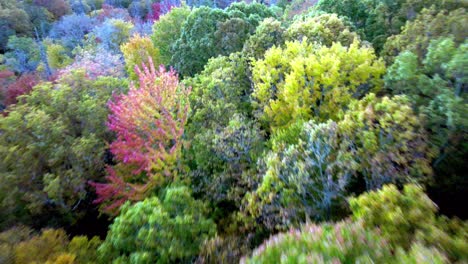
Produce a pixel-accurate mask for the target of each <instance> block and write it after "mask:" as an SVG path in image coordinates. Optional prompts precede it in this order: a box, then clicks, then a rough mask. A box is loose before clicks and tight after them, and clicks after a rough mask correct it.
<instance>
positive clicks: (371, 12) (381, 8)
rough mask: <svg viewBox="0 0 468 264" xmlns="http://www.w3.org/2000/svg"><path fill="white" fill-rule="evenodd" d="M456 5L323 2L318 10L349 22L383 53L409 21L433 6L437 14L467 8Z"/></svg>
mask: <svg viewBox="0 0 468 264" xmlns="http://www.w3.org/2000/svg"><path fill="white" fill-rule="evenodd" d="M464 5H465V4H464V3H462V2H457V1H436V2H434V1H430V0H424V1H415V0H385V1H367V0H346V1H341V0H321V1H319V2H318V4H317V6H316V10H319V11H324V12H327V13H335V14H337V15H338V16H346V17H348V18H350V20H351V21H352V22H353V24H354V25H355V27H356V28H357V29H358V30H359V31H360V32H362V33H363V35H364V39H365V40H367V41H369V42H371V43H372V44H373V46H374V48H375V49H376V51H378V52H380V51H381V50H382V47H383V45H384V44H385V41H386V39H387V38H388V37H389V36H392V35H397V34H399V33H400V32H401V28H402V27H403V26H404V25H405V23H406V22H407V21H413V20H414V19H415V18H416V16H417V14H418V13H419V12H421V10H423V9H424V8H429V7H431V6H434V8H435V9H436V10H441V9H448V10H453V9H456V8H461V7H464Z"/></svg>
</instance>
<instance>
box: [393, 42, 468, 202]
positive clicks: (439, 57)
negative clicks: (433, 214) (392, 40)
mask: <svg viewBox="0 0 468 264" xmlns="http://www.w3.org/2000/svg"><path fill="white" fill-rule="evenodd" d="M467 52H468V43H467V42H465V43H463V44H460V45H458V44H457V41H456V40H455V39H454V38H452V37H449V38H438V39H433V40H432V41H431V42H429V44H428V47H427V51H426V52H425V53H424V54H425V56H424V57H422V58H419V57H418V55H417V54H415V53H413V52H411V51H405V52H403V53H401V54H400V55H399V56H398V57H396V58H395V63H394V64H393V65H392V66H391V67H390V68H389V70H388V73H387V75H386V76H385V83H386V88H387V90H388V91H389V92H390V93H392V94H406V95H407V96H408V97H409V98H410V99H411V102H412V103H413V106H414V108H415V110H416V112H417V113H421V114H423V115H424V116H425V118H424V119H423V121H424V122H423V125H424V127H425V128H426V129H427V130H428V131H429V139H430V144H431V145H432V146H434V147H435V148H436V149H437V152H438V153H437V155H436V158H435V159H434V162H433V163H432V166H433V168H434V170H435V173H436V175H435V182H434V184H433V189H434V190H436V192H437V193H439V197H434V198H435V199H436V201H438V200H439V199H440V198H442V197H447V200H452V199H458V198H457V197H463V196H464V193H466V191H467V188H466V186H467V184H468V182H467V178H466V177H465V171H466V169H467V166H466V162H465V157H466V155H467V154H468V146H467V145H466V135H467V134H468V133H467V132H468V131H467V126H468V118H467V117H466V114H465V112H466V109H467V107H468V95H467V93H466V90H467V83H468V79H467V76H468V72H467V69H468V56H467ZM438 202H439V201H438ZM441 206H442V208H444V207H446V206H445V203H444V204H441ZM450 207H452V206H450ZM461 210H463V209H461Z"/></svg>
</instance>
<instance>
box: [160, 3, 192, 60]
mask: <svg viewBox="0 0 468 264" xmlns="http://www.w3.org/2000/svg"><path fill="white" fill-rule="evenodd" d="M189 14H190V9H189V8H188V7H187V6H182V7H176V8H172V9H171V11H170V12H169V13H167V14H165V15H163V16H161V17H160V18H159V20H158V21H156V22H155V23H154V24H153V34H152V35H151V40H152V41H153V44H154V46H155V47H156V48H157V49H159V51H160V53H161V54H160V59H161V63H162V64H164V65H169V63H170V61H171V58H172V54H173V51H172V46H173V45H174V43H175V42H176V40H177V39H178V38H179V36H180V33H181V30H182V25H183V24H184V22H185V20H186V19H187V17H188V16H189Z"/></svg>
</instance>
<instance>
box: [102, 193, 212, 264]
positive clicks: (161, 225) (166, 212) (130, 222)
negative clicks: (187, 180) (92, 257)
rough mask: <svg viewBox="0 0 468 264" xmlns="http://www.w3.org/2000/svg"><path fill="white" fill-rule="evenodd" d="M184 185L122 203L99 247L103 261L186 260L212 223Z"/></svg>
mask: <svg viewBox="0 0 468 264" xmlns="http://www.w3.org/2000/svg"><path fill="white" fill-rule="evenodd" d="M205 213H206V207H205V205H204V204H203V203H202V202H201V201H197V200H195V199H193V198H192V196H191V191H190V189H188V188H187V187H170V188H168V189H167V190H166V191H165V194H164V196H163V198H162V199H161V200H160V199H158V198H157V197H151V198H147V199H145V200H143V201H141V202H138V203H136V204H133V205H131V204H130V203H127V204H125V205H124V206H123V207H122V210H121V213H120V215H119V216H118V217H117V218H116V219H115V220H114V222H113V224H112V225H111V226H110V230H109V232H108V234H107V237H106V240H105V241H104V243H103V244H102V245H101V246H100V247H99V250H98V252H99V254H100V256H101V258H102V260H103V262H105V263H174V262H177V263H189V262H190V261H191V260H192V259H193V257H195V256H197V254H198V252H199V251H200V247H201V245H202V243H203V241H204V240H205V239H206V238H208V237H210V236H213V235H214V234H215V232H216V225H215V224H214V223H213V221H212V220H210V219H207V218H205V216H204V215H205Z"/></svg>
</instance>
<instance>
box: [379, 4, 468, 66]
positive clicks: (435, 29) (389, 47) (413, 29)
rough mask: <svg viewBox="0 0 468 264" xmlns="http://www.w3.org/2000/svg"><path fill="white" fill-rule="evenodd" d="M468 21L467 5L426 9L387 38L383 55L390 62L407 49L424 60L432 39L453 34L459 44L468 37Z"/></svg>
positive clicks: (420, 59)
mask: <svg viewBox="0 0 468 264" xmlns="http://www.w3.org/2000/svg"><path fill="white" fill-rule="evenodd" d="M467 23H468V16H467V14H466V9H465V8H460V9H456V10H453V11H448V10H444V9H442V10H440V9H437V8H434V7H432V8H428V9H424V10H422V11H421V13H420V14H419V15H418V16H417V17H416V19H415V20H414V21H411V22H408V23H407V24H406V25H405V26H404V28H403V29H402V32H401V33H400V34H398V35H394V36H391V37H389V38H388V40H387V42H386V43H385V46H384V49H383V51H382V55H384V57H385V60H386V61H387V63H388V64H391V63H393V61H394V59H395V57H396V56H398V55H399V54H400V53H401V52H403V51H405V50H406V51H410V52H412V53H414V54H416V55H417V57H418V59H419V61H420V62H422V60H423V59H424V58H425V56H426V53H427V48H428V47H429V43H430V42H431V41H432V40H433V39H438V38H441V37H452V38H453V41H454V42H455V43H456V46H458V45H460V44H461V43H463V42H464V41H465V40H466V38H467V37H468V35H467V33H466V30H465V25H466V24H467Z"/></svg>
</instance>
